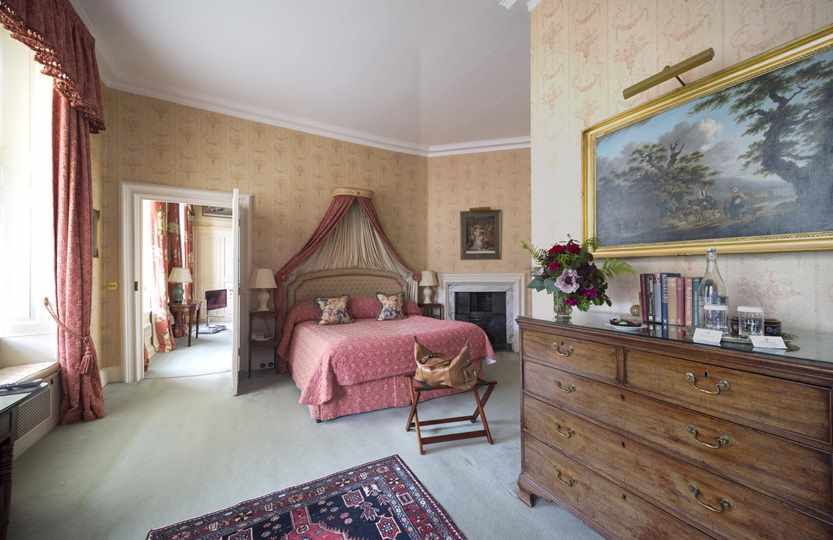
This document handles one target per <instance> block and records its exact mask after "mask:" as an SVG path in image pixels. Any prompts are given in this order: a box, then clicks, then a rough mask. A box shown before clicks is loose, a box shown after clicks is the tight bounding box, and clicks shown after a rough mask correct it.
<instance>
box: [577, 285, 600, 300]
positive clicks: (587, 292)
mask: <svg viewBox="0 0 833 540" xmlns="http://www.w3.org/2000/svg"><path fill="white" fill-rule="evenodd" d="M581 294H582V296H584V297H585V298H589V299H591V300H592V299H594V298H596V297H597V296H598V295H599V291H597V290H596V289H595V288H594V287H590V288H589V289H584V290H583V291H581Z"/></svg>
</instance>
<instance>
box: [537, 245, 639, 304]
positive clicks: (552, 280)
mask: <svg viewBox="0 0 833 540" xmlns="http://www.w3.org/2000/svg"><path fill="white" fill-rule="evenodd" d="M522 245H523V247H524V248H525V249H526V250H527V251H529V253H530V254H532V258H533V259H534V260H535V262H536V264H537V266H536V267H535V269H534V270H533V277H532V281H530V282H529V285H528V287H529V288H530V289H535V290H536V291H544V290H545V291H547V292H548V293H550V294H552V296H553V310H554V312H555V319H556V320H557V321H567V320H569V319H570V316H571V315H572V311H573V308H578V309H579V310H581V311H587V310H588V309H590V306H601V305H604V304H607V305H608V306H610V305H611V301H610V298H609V297H608V296H607V280H608V279H610V278H612V277H614V276H616V275H619V274H623V273H626V272H633V269H632V268H631V266H630V265H629V264H628V263H626V262H624V261H621V260H618V259H604V260H603V262H602V263H601V265H596V262H595V260H594V258H593V253H592V251H593V250H594V249H595V248H596V245H597V243H596V240H595V239H594V238H588V239H587V240H585V241H584V242H582V243H578V242H576V241H575V240H573V239H572V238H571V239H568V240H567V241H566V242H558V243H556V244H555V245H553V246H552V247H551V248H549V249H539V248H536V247H535V246H532V245H530V244H527V243H526V242H523V243H522Z"/></svg>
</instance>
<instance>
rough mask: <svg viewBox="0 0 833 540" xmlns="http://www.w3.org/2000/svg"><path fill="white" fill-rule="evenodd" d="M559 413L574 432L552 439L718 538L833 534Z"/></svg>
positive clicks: (750, 492) (726, 482)
mask: <svg viewBox="0 0 833 540" xmlns="http://www.w3.org/2000/svg"><path fill="white" fill-rule="evenodd" d="M530 401H531V400H530ZM559 417H560V418H562V419H563V423H562V425H561V431H563V432H565V433H569V436H562V435H560V434H558V433H556V435H555V436H552V435H551V434H552V430H550V432H549V434H548V435H549V436H548V437H547V443H549V444H551V445H553V446H554V447H555V448H557V449H559V450H561V451H563V452H564V453H565V454H567V455H568V456H570V457H572V458H574V459H576V460H579V461H580V462H582V463H583V464H585V465H586V466H587V467H590V468H591V469H594V470H596V471H598V472H600V473H602V474H605V475H607V476H609V477H610V478H612V479H613V480H615V481H616V482H620V483H622V484H624V485H626V486H629V487H630V488H632V489H633V490H634V491H636V492H637V493H641V494H642V495H644V496H645V498H646V499H648V500H649V501H651V502H654V503H655V504H657V505H659V506H660V507H661V508H665V509H666V510H668V511H674V512H678V513H679V514H680V515H681V516H683V517H685V518H686V519H687V520H688V521H689V522H690V523H691V524H696V525H697V526H698V527H703V528H704V529H706V530H708V531H710V532H711V533H713V534H715V535H717V536H723V537H727V538H750V539H751V538H756V539H757V538H802V539H810V538H830V537H831V536H833V527H831V526H830V525H828V524H826V523H824V522H822V521H819V520H817V519H814V518H812V517H809V516H806V515H804V514H802V513H799V512H798V511H796V510H793V509H791V508H789V507H788V506H786V505H785V504H784V503H781V502H778V501H776V500H775V499H773V498H771V497H768V496H766V495H764V494H761V493H759V492H757V491H754V490H752V489H749V488H746V487H744V486H741V485H740V484H737V483H735V482H732V481H730V480H726V479H723V478H721V477H719V476H717V475H715V474H712V473H709V472H707V471H705V470H703V469H700V468H699V467H695V466H693V465H689V464H687V463H684V462H682V461H679V460H676V459H674V458H671V457H669V456H666V455H664V454H661V453H659V452H657V451H655V450H653V449H651V448H649V447H647V446H645V445H643V444H640V443H637V442H635V441H634V440H632V439H630V438H627V437H622V436H620V435H617V434H616V433H613V432H611V431H608V430H606V429H604V428H602V427H600V426H598V425H596V424H592V423H590V422H587V421H585V420H582V419H580V418H579V417H577V416H575V415H572V414H570V413H568V412H566V411H559ZM533 429H534V428H533ZM566 430H569V431H566ZM539 433H541V432H540V429H539ZM541 434H542V435H545V434H544V433H541ZM527 439H531V437H527Z"/></svg>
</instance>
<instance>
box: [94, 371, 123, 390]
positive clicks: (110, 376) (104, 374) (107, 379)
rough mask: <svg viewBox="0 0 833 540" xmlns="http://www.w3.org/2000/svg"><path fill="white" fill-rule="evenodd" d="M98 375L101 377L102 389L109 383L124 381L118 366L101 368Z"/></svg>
mask: <svg viewBox="0 0 833 540" xmlns="http://www.w3.org/2000/svg"><path fill="white" fill-rule="evenodd" d="M98 374H99V376H100V377H101V386H102V388H103V387H105V386H107V385H108V384H110V383H111V382H123V381H124V375H122V370H121V367H119V366H109V367H104V368H101V369H99V370H98Z"/></svg>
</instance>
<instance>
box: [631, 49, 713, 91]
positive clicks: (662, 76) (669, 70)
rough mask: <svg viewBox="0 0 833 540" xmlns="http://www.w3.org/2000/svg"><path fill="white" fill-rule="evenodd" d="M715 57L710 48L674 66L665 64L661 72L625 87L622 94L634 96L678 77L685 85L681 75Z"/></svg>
mask: <svg viewBox="0 0 833 540" xmlns="http://www.w3.org/2000/svg"><path fill="white" fill-rule="evenodd" d="M713 58H714V49H712V48H708V49H706V50H705V51H703V52H699V53H697V54H695V55H694V56H691V57H689V58H686V59H685V60H683V61H682V62H680V63H678V64H674V65H673V66H665V67H664V68H662V71H660V72H659V73H656V74H654V75H651V76H650V77H648V78H647V79H643V80H641V81H639V82H638V83H636V84H634V85H632V86H629V87H627V88H625V89H624V90H623V91H622V95H623V96H624V97H625V99H628V98H632V97H633V96H635V95H636V94H639V93H641V92H644V91H645V90H648V89H649V88H653V87H654V86H656V85H658V84H660V83H663V82H665V81H667V80H669V79H673V78H676V79H677V80H678V81H680V84H682V85H683V86H685V82H683V80H682V79H681V78H680V75H681V74H682V73H685V72H686V71H688V70H691V69H694V68H696V67H697V66H702V65H703V64H705V63H706V62H709V61H710V60H712V59H713Z"/></svg>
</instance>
